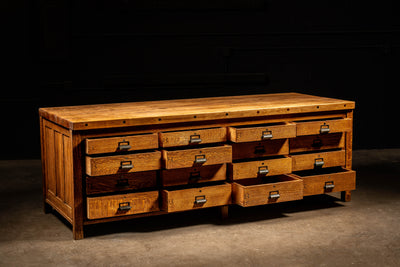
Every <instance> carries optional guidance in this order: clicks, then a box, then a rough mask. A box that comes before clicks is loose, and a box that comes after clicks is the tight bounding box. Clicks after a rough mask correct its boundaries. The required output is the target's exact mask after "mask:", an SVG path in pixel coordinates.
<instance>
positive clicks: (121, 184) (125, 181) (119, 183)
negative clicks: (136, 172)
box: [115, 179, 129, 187]
mask: <svg viewBox="0 0 400 267" xmlns="http://www.w3.org/2000/svg"><path fill="white" fill-rule="evenodd" d="M115 186H116V187H129V181H128V179H118V180H117V183H116V184H115Z"/></svg>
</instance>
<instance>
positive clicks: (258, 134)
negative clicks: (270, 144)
mask: <svg viewBox="0 0 400 267" xmlns="http://www.w3.org/2000/svg"><path fill="white" fill-rule="evenodd" d="M228 131H229V140H230V141H232V142H235V143H240V142H252V141H263V140H273V139H284V138H291V137H295V136H296V124H294V123H281V124H267V125H257V126H247V125H246V126H236V127H229V128H228Z"/></svg>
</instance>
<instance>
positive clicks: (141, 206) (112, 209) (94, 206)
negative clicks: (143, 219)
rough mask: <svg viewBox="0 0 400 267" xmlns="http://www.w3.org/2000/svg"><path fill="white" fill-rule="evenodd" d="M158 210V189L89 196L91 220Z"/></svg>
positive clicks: (88, 207) (88, 208) (88, 206)
mask: <svg viewBox="0 0 400 267" xmlns="http://www.w3.org/2000/svg"><path fill="white" fill-rule="evenodd" d="M158 210H160V208H159V202H158V191H149V192H140V193H132V194H124V195H113V196H103V197H88V198H87V217H88V219H91V220H93V219H101V218H108V217H115V216H124V215H132V214H138V213H146V212H153V211H158Z"/></svg>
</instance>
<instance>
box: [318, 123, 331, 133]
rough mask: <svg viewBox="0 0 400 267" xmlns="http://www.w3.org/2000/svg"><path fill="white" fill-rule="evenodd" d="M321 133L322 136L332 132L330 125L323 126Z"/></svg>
mask: <svg viewBox="0 0 400 267" xmlns="http://www.w3.org/2000/svg"><path fill="white" fill-rule="evenodd" d="M319 131H320V132H321V134H325V133H329V132H330V131H331V129H330V128H329V124H328V125H327V124H326V123H324V125H321V128H320V130H319Z"/></svg>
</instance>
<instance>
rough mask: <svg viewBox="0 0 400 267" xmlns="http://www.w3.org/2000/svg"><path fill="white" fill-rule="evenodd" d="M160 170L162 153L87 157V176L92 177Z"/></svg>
mask: <svg viewBox="0 0 400 267" xmlns="http://www.w3.org/2000/svg"><path fill="white" fill-rule="evenodd" d="M160 168H161V152H160V151H154V152H147V153H137V154H127V155H118V156H107V157H89V156H86V174H87V175H90V176H100V175H110V174H117V173H130V172H141V171H153V170H158V169H160Z"/></svg>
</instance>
